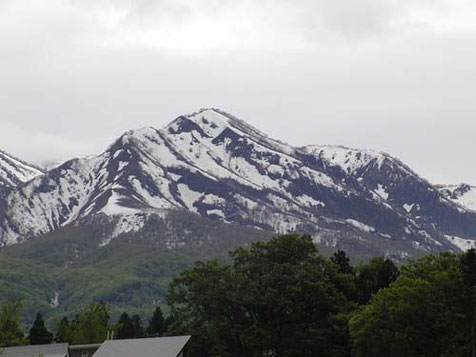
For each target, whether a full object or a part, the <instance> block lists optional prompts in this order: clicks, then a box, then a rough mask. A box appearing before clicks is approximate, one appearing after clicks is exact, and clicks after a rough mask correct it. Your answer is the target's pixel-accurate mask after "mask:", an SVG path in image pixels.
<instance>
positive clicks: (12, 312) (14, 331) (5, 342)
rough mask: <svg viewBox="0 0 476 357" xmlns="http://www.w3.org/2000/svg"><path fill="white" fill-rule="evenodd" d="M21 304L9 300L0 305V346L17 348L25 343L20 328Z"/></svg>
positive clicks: (16, 300)
mask: <svg viewBox="0 0 476 357" xmlns="http://www.w3.org/2000/svg"><path fill="white" fill-rule="evenodd" d="M21 308H22V302H21V300H18V299H9V300H7V301H5V302H3V303H2V304H1V305H0V346H1V347H4V346H19V345H24V344H25V343H26V339H25V336H24V334H23V331H22V330H21V327H20V313H21Z"/></svg>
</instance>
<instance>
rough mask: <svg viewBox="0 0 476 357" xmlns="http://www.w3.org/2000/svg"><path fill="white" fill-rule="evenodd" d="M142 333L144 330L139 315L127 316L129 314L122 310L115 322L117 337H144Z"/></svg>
mask: <svg viewBox="0 0 476 357" xmlns="http://www.w3.org/2000/svg"><path fill="white" fill-rule="evenodd" d="M144 335H145V332H144V328H143V327H142V324H141V319H140V317H139V315H134V316H132V317H129V315H128V314H127V313H126V312H124V313H123V314H122V315H121V317H120V318H119V321H118V323H117V338H118V339H127V338H140V337H144Z"/></svg>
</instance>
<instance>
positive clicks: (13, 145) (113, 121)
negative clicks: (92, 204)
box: [0, 0, 476, 184]
mask: <svg viewBox="0 0 476 357" xmlns="http://www.w3.org/2000/svg"><path fill="white" fill-rule="evenodd" d="M201 107H218V108H221V109H223V110H225V111H228V112H231V113H233V114H234V115H235V116H238V117H240V118H241V119H243V120H246V121H247V122H249V123H250V124H252V125H254V126H256V127H258V128H259V129H261V130H263V131H265V132H266V133H268V134H269V135H270V136H272V137H274V138H277V139H280V140H282V141H285V142H288V143H290V144H294V145H299V146H301V145H306V144H340V145H346V146H351V147H359V148H371V149H376V150H382V151H386V152H388V153H390V154H393V155H395V156H397V157H399V158H400V159H402V160H403V161H404V162H406V163H408V164H409V165H410V166H411V167H412V168H414V169H415V170H416V171H418V172H419V173H420V174H421V175H423V176H424V177H425V178H427V179H429V180H430V181H432V182H434V183H459V182H469V183H474V184H476V160H475V159H474V156H475V155H474V154H475V153H476V140H475V135H476V120H475V119H476V2H475V1H474V0H338V1H337V0H157V1H153V0H114V1H113V0H111V1H102V0H0V124H1V125H0V149H4V150H6V151H8V152H11V153H12V154H15V155H16V156H19V157H21V158H24V159H26V160H29V161H32V162H35V163H43V162H47V161H60V160H65V159H68V158H70V157H73V156H84V155H88V154H93V153H100V152H101V151H103V150H104V149H105V148H106V147H107V146H108V145H109V144H110V143H111V142H112V141H113V140H114V139H115V138H116V137H117V136H119V135H120V134H121V133H122V132H124V131H126V130H129V129H133V128H137V127H142V126H147V125H152V126H154V127H161V126H163V125H165V124H166V123H168V122H169V121H171V120H172V119H174V118H175V117H177V116H178V115H180V114H185V113H189V112H193V111H195V110H197V109H199V108H201Z"/></svg>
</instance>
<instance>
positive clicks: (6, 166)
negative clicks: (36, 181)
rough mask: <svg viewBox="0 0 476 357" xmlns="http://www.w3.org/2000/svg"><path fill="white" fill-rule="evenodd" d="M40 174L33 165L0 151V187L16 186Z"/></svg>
mask: <svg viewBox="0 0 476 357" xmlns="http://www.w3.org/2000/svg"><path fill="white" fill-rule="evenodd" d="M42 174H43V172H42V171H41V170H40V169H39V168H37V167H35V166H34V165H31V164H28V163H26V162H24V161H22V160H19V159H17V158H15V157H13V156H12V155H10V154H7V153H6V152H4V151H1V150H0V187H2V186H3V187H5V186H17V185H19V184H21V183H25V182H28V181H30V180H31V179H33V178H34V177H37V176H39V175H42Z"/></svg>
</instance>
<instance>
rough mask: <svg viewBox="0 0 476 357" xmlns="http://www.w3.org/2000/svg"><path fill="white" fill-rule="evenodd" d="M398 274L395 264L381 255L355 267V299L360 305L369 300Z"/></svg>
mask: <svg viewBox="0 0 476 357" xmlns="http://www.w3.org/2000/svg"><path fill="white" fill-rule="evenodd" d="M398 275H399V271H398V268H397V266H396V265H395V264H394V263H393V262H392V261H391V260H390V259H384V258H382V257H375V258H372V259H371V260H370V261H369V262H368V263H366V264H362V265H360V266H358V267H357V269H356V289H357V297H356V298H357V301H358V302H359V304H361V305H365V304H367V303H368V302H369V300H370V298H371V297H372V296H373V295H374V294H375V293H377V292H378V291H379V290H380V289H383V288H386V287H388V286H389V285H390V284H391V283H393V282H394V281H395V280H396V279H397V278H398Z"/></svg>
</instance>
